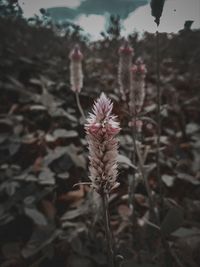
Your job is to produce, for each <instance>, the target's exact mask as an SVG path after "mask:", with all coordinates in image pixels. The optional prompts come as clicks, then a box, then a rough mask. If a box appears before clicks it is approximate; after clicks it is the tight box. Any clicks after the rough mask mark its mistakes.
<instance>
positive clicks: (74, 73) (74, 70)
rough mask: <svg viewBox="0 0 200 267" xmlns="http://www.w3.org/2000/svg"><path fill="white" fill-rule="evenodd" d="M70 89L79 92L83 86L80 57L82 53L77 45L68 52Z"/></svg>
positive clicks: (81, 57)
mask: <svg viewBox="0 0 200 267" xmlns="http://www.w3.org/2000/svg"><path fill="white" fill-rule="evenodd" d="M69 58H70V83H71V90H72V91H74V92H77V93H80V91H81V88H82V87H83V72H82V59H83V54H82V53H81V51H80V48H79V46H78V45H76V46H75V47H74V49H73V50H72V51H71V52H70V54H69Z"/></svg>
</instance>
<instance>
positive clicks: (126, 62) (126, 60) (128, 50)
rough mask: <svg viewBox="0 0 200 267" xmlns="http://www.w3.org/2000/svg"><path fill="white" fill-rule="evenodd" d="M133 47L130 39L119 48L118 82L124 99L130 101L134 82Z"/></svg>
mask: <svg viewBox="0 0 200 267" xmlns="http://www.w3.org/2000/svg"><path fill="white" fill-rule="evenodd" d="M132 56H133V48H132V47H130V45H129V43H128V41H125V43H124V44H123V45H122V46H121V47H120V48H119V66H118V83H119V90H120V93H121V95H122V99H123V100H124V101H127V103H128V101H129V92H130V88H131V84H132V72H131V71H130V69H131V65H132Z"/></svg>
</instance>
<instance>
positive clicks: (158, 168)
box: [156, 31, 163, 211]
mask: <svg viewBox="0 0 200 267" xmlns="http://www.w3.org/2000/svg"><path fill="white" fill-rule="evenodd" d="M156 63H157V64H156V77H157V82H156V88H157V147H156V165H157V180H158V183H159V192H160V210H161V211H162V210H163V186H162V179H161V174H160V135H161V90H160V46H159V32H158V31H156Z"/></svg>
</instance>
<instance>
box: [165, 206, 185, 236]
mask: <svg viewBox="0 0 200 267" xmlns="http://www.w3.org/2000/svg"><path fill="white" fill-rule="evenodd" d="M183 219H184V217H183V210H182V209H181V208H178V207H173V208H171V209H170V210H169V211H168V213H167V215H166V217H165V218H164V220H163V222H162V224H161V233H162V234H163V235H164V236H167V235H170V234H171V233H172V232H174V231H175V230H176V229H178V228H179V227H180V226H181V225H182V223H183Z"/></svg>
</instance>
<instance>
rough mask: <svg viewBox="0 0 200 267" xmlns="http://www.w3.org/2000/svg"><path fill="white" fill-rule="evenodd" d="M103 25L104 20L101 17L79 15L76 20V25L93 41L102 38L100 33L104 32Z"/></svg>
mask: <svg viewBox="0 0 200 267" xmlns="http://www.w3.org/2000/svg"><path fill="white" fill-rule="evenodd" d="M105 23H106V18H105V17H104V16H101V15H89V16H87V15H81V16H79V17H78V18H77V19H76V24H78V25H80V26H81V28H83V29H84V30H85V31H86V32H88V33H89V34H90V35H91V37H92V39H94V40H97V39H100V38H102V36H101V35H100V32H101V31H103V30H104V28H105Z"/></svg>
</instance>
